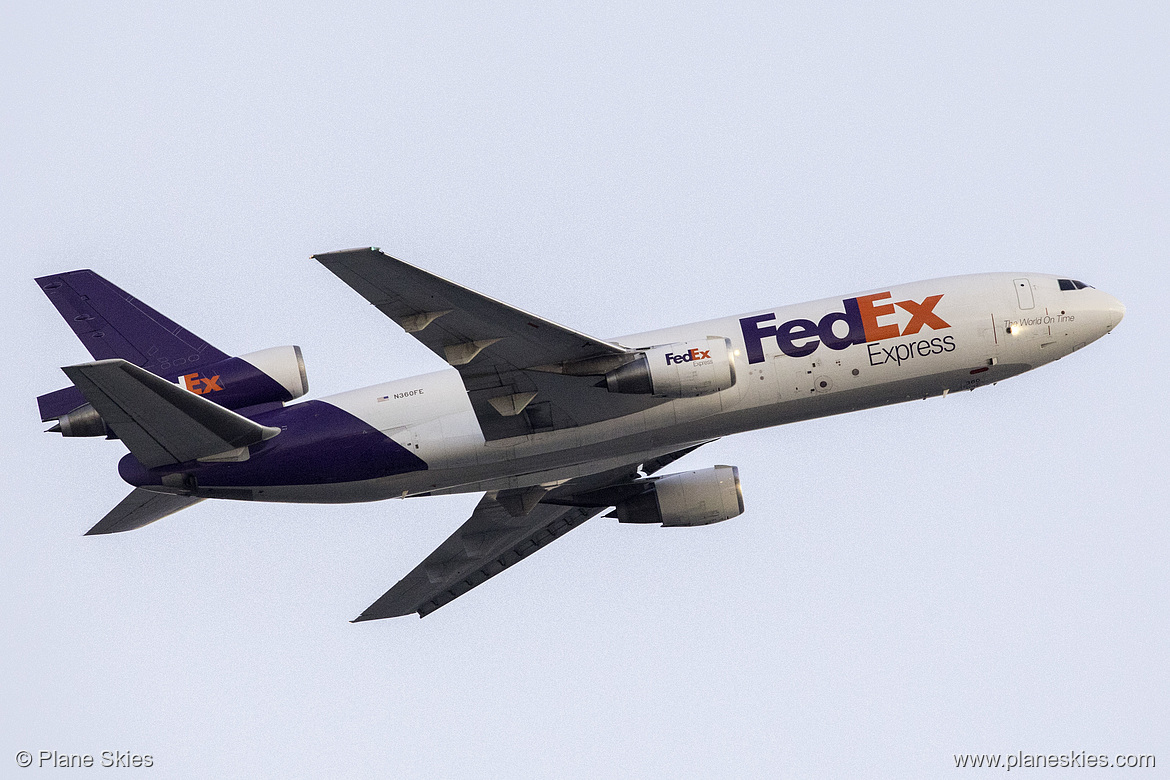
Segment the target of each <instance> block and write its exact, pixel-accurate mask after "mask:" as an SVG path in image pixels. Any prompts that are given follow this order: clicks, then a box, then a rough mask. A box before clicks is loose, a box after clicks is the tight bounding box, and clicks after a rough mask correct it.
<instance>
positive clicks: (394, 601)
mask: <svg viewBox="0 0 1170 780" xmlns="http://www.w3.org/2000/svg"><path fill="white" fill-rule="evenodd" d="M704 443H706V442H704ZM700 446H702V445H701V444H696V445H694V446H692V447H687V448H686V449H682V450H677V451H675V452H671V453H668V454H666V455H663V456H661V457H659V458H655V459H653V460H649V461H645V462H639V463H634V464H631V465H630V466H627V467H623V468H619V469H613V470H611V471H607V472H603V473H600V474H593V475H590V476H587V477H581V478H579V479H573V480H570V481H569V482H567V483H565V484H563V485H560V486H558V487H557V488H555V489H553V490H550V491H547V492H545V491H542V490H540V489H539V488H535V489H528V490H523V491H503V492H501V493H497V494H492V493H487V494H485V495H484V497H483V498H482V499H481V500H480V502H479V504H478V505H477V506H476V508H475V511H474V512H472V513H471V517H470V518H469V519H468V520H467V522H465V523H464V524H463V525H462V526H460V527H459V529H458V530H457V531H455V533H453V534H451V536H450V537H448V538H447V540H446V541H445V542H443V543H442V544H441V545H439V547H438V548H437V549H436V550H435V551H434V552H432V553H431V554H430V555H428V556H427V557H426V558H425V559H424V560H423V562H422V563H420V564H419V565H418V566H416V567H415V568H414V570H412V571H411V572H410V573H409V574H407V575H406V576H405V577H403V578H402V579H401V580H400V581H399V582H398V584H396V585H395V586H394V587H392V588H391V589H390V590H388V591H386V593H385V594H383V596H382V597H381V598H380V599H378V600H377V601H375V602H374V603H373V604H371V605H370V606H369V607H368V608H367V609H366V610H365V611H364V612H362V614H361V615H359V616H358V617H357V618H355V619H354V620H353V622H354V623H358V622H362V621H365V620H379V619H381V618H388V617H402V616H403V615H409V614H411V613H414V612H417V613H418V616H419V617H426V616H427V615H429V614H430V613H432V612H434V611H435V610H436V609H438V608H439V607H442V606H444V605H445V604H449V603H451V602H452V601H454V600H455V599H457V598H459V597H460V596H462V595H463V594H464V593H467V592H468V591H469V590H471V589H472V588H474V587H476V586H478V585H482V584H483V583H484V582H487V581H488V580H489V579H491V578H492V577H494V576H496V575H497V574H499V573H500V572H502V571H503V570H504V569H507V568H508V567H509V566H512V565H514V564H516V563H519V562H520V561H522V560H524V559H525V558H527V557H528V556H529V555H531V554H532V553H534V552H536V551H537V550H539V549H540V548H541V547H544V546H545V545H547V544H549V543H550V542H552V541H554V540H556V539H559V538H560V537H562V536H564V535H565V534H567V533H568V532H569V531H571V530H573V529H574V528H576V527H577V526H579V525H581V524H582V523H584V522H585V521H586V520H588V519H589V518H591V517H594V516H596V515H598V514H600V513H601V512H603V511H605V508H606V507H603V506H575V505H571V503H572V502H573V500H574V498H573V497H574V496H575V495H578V494H585V493H596V492H597V491H599V490H603V489H605V488H611V487H617V486H621V485H624V484H629V483H632V482H634V481H635V480H637V479H638V478H639V477H640V476H641V475H640V474H639V470H640V471H641V472H642V473H644V474H646V475H650V474H653V473H654V472H655V471H658V470H659V469H661V468H663V467H665V466H666V465H667V464H669V463H672V462H674V461H676V460H678V459H679V458H681V457H682V456H683V455H686V454H687V453H688V452H691V451H693V450H695V449H696V448H698V447H700ZM555 502H565V503H555Z"/></svg>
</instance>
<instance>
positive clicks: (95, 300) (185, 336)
mask: <svg viewBox="0 0 1170 780" xmlns="http://www.w3.org/2000/svg"><path fill="white" fill-rule="evenodd" d="M36 281H37V284H39V285H40V287H41V289H42V290H44V292H45V295H47V296H48V297H49V301H50V302H52V304H53V305H54V306H56V307H57V311H59V312H60V313H61V316H62V317H64V318H65V321H66V322H67V323H69V327H71V328H73V332H74V333H76V334H77V338H79V339H81V343H82V344H84V345H85V348H86V349H87V350H89V354H91V355H93V357H94V360H107V359H109V358H121V359H122V360H125V361H128V362H130V363H133V364H134V365H136V366H140V367H141V368H145V369H146V370H147V371H151V372H153V373H155V374H160V375H161V374H164V373H171V372H172V370H173V369H180V370H181V369H186V368H192V367H196V366H201V365H204V364H207V363H211V362H215V361H219V360H224V359H226V358H227V357H228V355H225V354H224V353H223V352H220V351H219V350H218V349H216V348H215V347H213V346H211V345H210V344H208V343H207V342H206V341H204V340H203V339H201V338H199V337H198V336H196V335H195V334H194V333H192V332H191V331H189V330H187V329H185V328H183V327H181V326H179V325H177V324H176V323H174V322H172V321H171V320H169V319H167V318H166V317H164V316H163V315H161V314H159V313H158V312H157V311H155V310H154V309H152V308H150V307H149V306H147V305H146V304H144V303H142V302H141V301H139V300H138V299H136V298H135V297H134V296H132V295H130V294H128V293H126V292H125V291H123V290H120V289H118V288H117V287H115V286H114V285H112V284H110V283H109V282H108V281H106V280H105V279H103V278H102V277H100V276H98V275H97V274H95V273H94V272H93V271H89V270H82V271H69V272H67V273H63V274H54V275H52V276H42V277H40V278H39V279H37V280H36Z"/></svg>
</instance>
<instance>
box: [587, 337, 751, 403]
mask: <svg viewBox="0 0 1170 780" xmlns="http://www.w3.org/2000/svg"><path fill="white" fill-rule="evenodd" d="M734 384H735V358H734V356H733V354H732V350H731V340H730V339H726V338H722V337H718V336H709V337H707V338H705V339H696V340H694V341H681V342H678V343H675V344H665V345H662V346H658V347H651V348H650V349H646V350H643V351H642V352H640V353H639V355H638V357H637V359H635V360H634V361H633V362H631V363H626V364H625V365H624V366H622V367H621V368H617V369H614V370H613V371H610V372H609V373H608V374H606V375H605V387H606V389H607V390H609V392H611V393H640V394H648V395H657V396H663V397H666V398H693V397H695V396H700V395H710V394H711V393H717V392H719V391H720V390H726V389H727V388H729V387H731V386H732V385H734Z"/></svg>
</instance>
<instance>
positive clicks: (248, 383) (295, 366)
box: [163, 347, 309, 409]
mask: <svg viewBox="0 0 1170 780" xmlns="http://www.w3.org/2000/svg"><path fill="white" fill-rule="evenodd" d="M163 378H164V379H172V377H170V376H164V377H163ZM177 381H178V382H179V384H181V385H183V386H184V387H186V388H187V389H188V390H190V391H191V392H193V393H196V394H198V395H202V396H203V397H204V398H206V399H207V400H209V401H215V402H216V403H217V404H219V405H220V406H226V407H227V408H228V409H242V408H244V407H245V406H257V405H259V404H267V403H283V402H285V401H291V400H293V399H294V398H300V397H301V396H302V395H304V394H305V393H307V392H309V379H308V375H307V374H306V372H305V359H304V357H303V356H302V355H301V348H300V347H272V348H270V349H262V350H260V351H259V352H249V353H248V354H247V355H240V356H239V357H231V358H228V359H227V360H221V361H220V362H218V363H212V364H210V365H208V366H203V367H201V368H200V369H199V370H198V371H197V372H194V373H189V374H181V375H180V376H179V377H178V379H177Z"/></svg>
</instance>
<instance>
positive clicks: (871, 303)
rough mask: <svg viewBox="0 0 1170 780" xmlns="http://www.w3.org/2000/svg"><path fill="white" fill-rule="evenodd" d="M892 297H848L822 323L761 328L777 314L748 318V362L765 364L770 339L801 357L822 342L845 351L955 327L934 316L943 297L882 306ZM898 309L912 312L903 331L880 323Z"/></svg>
mask: <svg viewBox="0 0 1170 780" xmlns="http://www.w3.org/2000/svg"><path fill="white" fill-rule="evenodd" d="M890 297H892V296H891V294H890V293H888V292H884V293H875V294H873V295H861V296H858V297H857V298H847V299H846V300H843V301H842V302H841V303H842V304H843V305H844V308H845V311H843V312H840V311H833V312H829V313H828V314H826V315H825V316H824V317H821V319H820V322H813V321H812V320H804V319H795V320H789V321H788V322H785V323H783V324H781V325H761V323H764V322H768V321H769V320H774V319H776V315H775V314H757V315H756V316H754V317H744V318H743V319H741V320H740V321H739V327H740V330H741V331H743V340H744V344H745V345H746V347H747V355H748V363H762V362H763V360H764V347H763V341H764V339H767V338H775V339H776V344H777V346H779V347H780V351H781V352H783V353H784V354H785V355H788V356H789V357H794V358H799V357H805V356H806V355H811V354H812V353H813V352H815V351H816V350H817V347H819V346H820V345H821V344H822V343H823V344H824V345H825V346H826V347H828V348H829V349H845V348H846V347H849V346H852V345H854V344H866V343H871V342H874V341H881V340H882V339H892V338H897V337H898V336H912V335H914V334H915V333H918V332H919V331H920V330H922V328H923V327H929V328H930V329H931V330H942V329H944V328H949V327H951V326H950V325H949V324H948V323H947V322H946V320H944V319H942V318H941V317H939V316H938V315H937V314H935V313H934V307H935V306H937V305H938V302H939V301H941V300H942V297H943V296H941V295H931V296H928V297H927V298H925V299H924V300H923V301H922V302H921V303H919V302H917V301H895V302H894V303H880V304H879V303H878V301H881V300H884V299H886V298H890ZM895 307H898V308H901V309H903V310H905V311H907V312H909V313H910V321H909V322H908V323H906V327H905V328H903V329H901V330H899V328H898V324H897V323H896V322H887V323H885V324H882V323H881V322H880V320H881V319H882V318H883V317H887V316H889V315H891V314H893V313H894V312H895V311H897V309H895ZM838 322H840V323H844V327H845V329H846V332H845V334H844V335H838V332H839V330H840V328H837V329H834V326H835V325H836V324H837V323H838Z"/></svg>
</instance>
